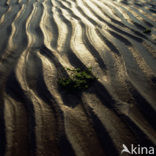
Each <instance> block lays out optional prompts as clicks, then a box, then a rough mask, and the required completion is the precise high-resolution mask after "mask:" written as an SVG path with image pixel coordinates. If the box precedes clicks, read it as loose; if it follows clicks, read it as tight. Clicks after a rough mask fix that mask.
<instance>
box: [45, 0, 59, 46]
mask: <svg viewBox="0 0 156 156" xmlns="http://www.w3.org/2000/svg"><path fill="white" fill-rule="evenodd" d="M45 6H46V8H47V13H48V15H49V16H48V20H49V21H50V26H51V27H50V31H51V32H52V34H53V38H52V41H51V46H52V47H54V48H56V46H57V42H58V33H59V32H58V26H57V24H56V21H55V19H54V14H55V12H54V11H53V7H54V6H53V4H52V1H51V0H50V1H47V2H45ZM46 8H45V7H44V9H46ZM51 15H52V16H51ZM44 24H46V23H44Z"/></svg>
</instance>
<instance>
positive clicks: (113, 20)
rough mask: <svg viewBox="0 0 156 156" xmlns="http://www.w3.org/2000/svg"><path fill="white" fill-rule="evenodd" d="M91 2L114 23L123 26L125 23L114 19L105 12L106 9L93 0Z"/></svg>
mask: <svg viewBox="0 0 156 156" xmlns="http://www.w3.org/2000/svg"><path fill="white" fill-rule="evenodd" d="M92 3H93V4H94V5H95V6H96V7H97V8H98V9H99V10H100V11H101V12H102V13H103V14H104V15H105V16H106V17H108V18H109V19H110V20H111V21H112V22H113V23H114V24H117V25H119V26H121V27H125V24H123V23H122V22H120V21H119V20H117V19H114V18H113V17H111V15H109V14H108V13H107V10H106V11H105V10H104V9H103V8H102V7H101V6H99V5H97V4H96V3H95V2H94V1H92Z"/></svg>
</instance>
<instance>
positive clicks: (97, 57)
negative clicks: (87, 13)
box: [80, 22, 106, 72]
mask: <svg viewBox="0 0 156 156" xmlns="http://www.w3.org/2000/svg"><path fill="white" fill-rule="evenodd" d="M80 25H81V27H82V39H83V42H84V45H85V46H86V48H87V49H88V50H89V52H90V53H91V54H92V56H93V57H94V58H95V60H96V61H97V63H98V64H99V66H100V68H101V69H102V70H103V71H104V72H106V65H105V64H104V61H103V60H102V58H101V56H100V55H99V52H98V51H97V50H96V49H95V48H94V46H93V45H92V43H91V42H90V40H89V38H88V36H87V27H86V26H85V24H84V23H83V22H80Z"/></svg>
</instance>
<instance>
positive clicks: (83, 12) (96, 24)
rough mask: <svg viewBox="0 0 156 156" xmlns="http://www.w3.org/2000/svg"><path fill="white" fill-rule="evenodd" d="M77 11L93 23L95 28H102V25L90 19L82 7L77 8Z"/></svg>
mask: <svg viewBox="0 0 156 156" xmlns="http://www.w3.org/2000/svg"><path fill="white" fill-rule="evenodd" d="M77 9H78V10H79V12H80V13H81V15H82V16H84V17H85V18H86V19H87V20H88V21H89V22H90V23H92V24H93V25H94V26H98V27H100V28H101V25H100V24H99V23H97V22H96V21H95V20H93V19H92V18H91V17H89V16H88V15H87V14H86V13H85V11H84V10H83V9H82V8H81V7H80V6H77Z"/></svg>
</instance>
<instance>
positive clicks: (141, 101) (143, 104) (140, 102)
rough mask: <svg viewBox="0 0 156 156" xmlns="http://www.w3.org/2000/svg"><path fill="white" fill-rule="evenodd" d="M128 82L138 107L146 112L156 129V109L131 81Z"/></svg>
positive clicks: (145, 114) (147, 117)
mask: <svg viewBox="0 0 156 156" xmlns="http://www.w3.org/2000/svg"><path fill="white" fill-rule="evenodd" d="M127 84H128V85H129V86H130V87H129V88H130V89H129V91H130V93H131V94H132V96H133V98H134V99H135V102H136V104H137V106H138V109H139V110H140V111H141V112H142V113H143V114H144V116H145V117H146V119H147V120H148V122H149V123H150V124H151V126H152V127H153V128H154V129H156V120H154V119H156V111H155V109H154V108H152V106H151V104H150V103H148V102H147V100H146V99H145V98H144V97H143V96H142V95H141V94H140V93H139V92H138V90H137V89H136V88H135V86H133V85H132V84H131V82H128V81H127Z"/></svg>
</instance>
